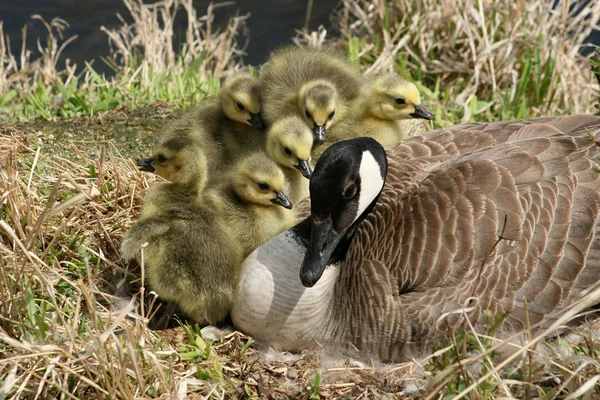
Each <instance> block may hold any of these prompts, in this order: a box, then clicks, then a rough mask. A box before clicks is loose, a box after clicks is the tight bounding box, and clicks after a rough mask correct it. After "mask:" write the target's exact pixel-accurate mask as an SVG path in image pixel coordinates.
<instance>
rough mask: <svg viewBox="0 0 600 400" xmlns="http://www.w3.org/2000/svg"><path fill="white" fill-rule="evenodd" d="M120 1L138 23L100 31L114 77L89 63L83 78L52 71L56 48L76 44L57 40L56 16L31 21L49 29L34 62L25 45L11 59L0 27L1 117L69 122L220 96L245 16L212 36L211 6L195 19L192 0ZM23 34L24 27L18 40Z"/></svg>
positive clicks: (71, 71) (60, 27) (60, 26)
mask: <svg viewBox="0 0 600 400" xmlns="http://www.w3.org/2000/svg"><path fill="white" fill-rule="evenodd" d="M124 3H125V5H126V6H127V8H128V10H129V12H130V14H131V18H132V19H133V20H134V21H136V22H135V23H134V24H132V25H128V24H127V23H125V22H124V20H123V19H121V20H122V21H123V25H122V26H121V27H120V28H118V29H114V30H110V29H107V28H105V27H102V28H101V29H102V30H103V31H104V32H105V33H106V34H107V37H108V40H109V43H110V45H111V54H110V55H109V56H107V57H104V58H103V59H102V60H103V62H105V63H107V64H108V65H109V66H110V67H111V68H112V69H113V71H114V76H113V77H106V76H104V75H100V74H98V73H97V72H96V71H95V70H94V68H93V66H92V65H91V64H89V63H86V65H85V66H83V69H82V70H81V72H77V71H78V70H77V66H76V65H72V64H69V63H67V65H66V67H65V70H62V71H59V70H58V61H59V58H60V55H61V52H62V50H63V49H64V47H66V46H67V45H68V44H69V42H71V41H72V40H75V37H71V38H69V39H66V40H63V36H64V34H65V31H66V30H67V29H68V24H67V22H66V21H64V20H62V19H60V18H54V19H53V20H52V21H50V22H47V21H45V20H44V19H43V18H42V17H41V16H39V15H34V16H33V17H32V18H33V19H34V20H36V21H40V23H42V24H43V25H44V26H45V27H46V30H47V37H46V39H45V42H46V45H42V44H41V40H39V39H38V49H39V55H38V57H37V58H35V59H32V54H31V51H29V50H27V49H26V48H25V47H23V48H22V49H21V55H20V57H17V56H15V55H14V54H12V52H11V49H10V42H9V40H8V38H7V37H5V35H4V33H3V29H2V22H0V118H3V119H5V120H9V121H28V120H32V119H46V120H48V119H56V118H72V117H76V116H82V115H88V116H90V115H97V114H98V113H100V112H103V111H106V110H109V109H114V108H121V107H126V108H129V109H132V108H139V107H144V106H147V105H149V104H152V103H154V102H157V101H167V102H172V103H175V104H176V105H177V106H178V107H189V106H190V105H192V104H194V103H196V102H198V101H200V100H201V99H203V98H204V97H206V96H207V95H214V94H216V93H218V90H219V83H220V82H219V79H220V78H222V77H224V76H226V75H227V74H228V73H229V72H230V71H231V70H234V69H236V68H238V67H239V61H240V56H241V55H242V53H243V52H242V49H240V48H239V47H238V39H240V35H241V33H242V31H243V30H244V29H245V22H244V21H245V19H246V18H247V16H235V17H232V18H230V20H229V22H228V24H227V26H226V27H225V28H224V29H223V30H222V31H215V30H214V28H213V23H214V14H213V12H214V8H215V7H216V6H214V5H210V6H209V7H208V10H207V14H206V15H204V16H200V17H199V16H198V15H197V14H196V10H195V9H194V7H193V5H192V1H191V0H168V1H163V2H158V3H156V4H154V5H145V4H143V3H142V1H141V0H124ZM181 9H183V10H184V12H185V14H186V17H187V21H188V25H187V29H186V32H185V40H184V43H183V44H182V45H181V46H180V47H179V48H178V47H176V46H175V44H174V41H173V38H174V37H175V32H174V27H173V20H174V18H175V16H176V14H177V12H179V11H180V10H181ZM26 35H27V29H26V27H25V28H23V39H25V37H26ZM23 43H24V45H25V40H23ZM24 45H23V46H24Z"/></svg>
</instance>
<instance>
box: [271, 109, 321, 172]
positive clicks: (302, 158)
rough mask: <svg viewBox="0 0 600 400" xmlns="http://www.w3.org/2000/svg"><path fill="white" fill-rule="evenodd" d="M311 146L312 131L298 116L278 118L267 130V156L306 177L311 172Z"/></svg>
mask: <svg viewBox="0 0 600 400" xmlns="http://www.w3.org/2000/svg"><path fill="white" fill-rule="evenodd" d="M312 146H313V136H312V133H311V132H310V129H308V127H307V126H306V124H305V123H304V122H303V121H302V120H301V119H300V118H299V117H288V118H283V119H280V120H279V121H277V122H276V123H274V124H273V126H271V128H270V129H269V131H268V132H267V154H268V155H269V157H271V159H272V160H273V161H275V162H276V163H277V164H279V165H280V166H282V167H284V168H290V169H294V168H295V169H297V170H298V171H300V173H301V174H302V175H303V176H304V177H305V178H307V179H309V178H310V177H311V174H312V170H311V168H310V153H311V149H312Z"/></svg>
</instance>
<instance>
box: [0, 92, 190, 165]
mask: <svg viewBox="0 0 600 400" xmlns="http://www.w3.org/2000/svg"><path fill="white" fill-rule="evenodd" d="M181 113H182V110H174V108H173V106H172V105H171V104H169V103H156V104H153V105H152V106H149V107H145V108H141V109H137V110H133V111H129V110H124V109H116V110H110V111H107V112H104V113H102V114H99V115H97V116H93V117H79V118H72V119H66V120H57V121H32V122H25V123H15V124H11V123H4V124H2V122H0V135H10V134H11V133H15V132H22V133H25V134H26V135H27V136H33V137H34V138H35V142H37V144H38V145H40V146H41V152H42V153H46V154H50V153H51V154H54V155H57V156H60V157H63V158H67V159H70V160H72V161H75V160H77V159H79V157H78V156H77V153H76V152H74V151H73V146H76V147H77V148H79V149H80V150H81V151H83V152H84V154H85V155H86V156H87V157H88V158H90V159H92V160H93V159H95V158H97V157H99V156H100V152H101V149H102V146H103V145H106V144H108V143H109V142H112V144H113V145H114V146H115V148H116V149H117V150H118V151H119V152H120V153H121V155H122V156H123V157H125V158H132V159H136V160H137V159H139V158H141V157H148V156H150V154H151V152H152V147H153V145H154V143H155V142H156V138H157V135H159V134H160V132H161V130H162V129H163V128H164V127H165V126H166V124H168V122H169V121H171V120H172V119H174V118H176V117H177V116H179V115H181ZM32 145H34V146H36V144H35V143H32Z"/></svg>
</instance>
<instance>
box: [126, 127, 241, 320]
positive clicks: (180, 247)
mask: <svg viewBox="0 0 600 400" xmlns="http://www.w3.org/2000/svg"><path fill="white" fill-rule="evenodd" d="M164 146H165V147H166V148H170V149H171V150H172V154H171V155H170V156H171V160H177V162H178V163H180V164H179V165H181V168H180V171H181V172H184V173H181V174H180V173H170V174H169V178H170V179H171V182H170V183H162V184H159V185H157V186H155V187H154V188H152V189H151V190H150V192H149V193H148V194H147V195H146V197H145V199H144V203H143V207H142V212H141V214H140V217H139V220H138V221H137V222H136V223H135V224H134V225H133V226H132V227H131V229H130V230H129V232H128V233H127V234H126V236H125V238H124V240H123V242H122V244H121V254H122V256H123V258H124V259H126V260H129V259H133V258H138V259H139V254H140V249H141V247H142V245H143V244H144V243H148V245H147V246H146V247H145V249H144V253H143V254H144V260H143V261H144V265H145V269H146V276H147V279H148V284H149V286H150V288H151V289H152V290H154V291H155V292H156V293H157V294H158V295H159V297H160V298H161V299H163V300H166V301H168V302H170V303H172V304H176V305H177V306H178V307H179V308H180V309H181V311H183V312H184V313H185V314H187V315H188V316H189V317H191V318H193V319H194V320H196V321H198V322H201V323H210V324H214V323H216V322H218V321H220V320H222V319H223V318H224V317H225V316H226V315H227V313H228V311H229V309H230V307H231V304H232V300H233V290H234V286H235V281H236V277H237V272H238V269H239V265H240V263H241V261H242V260H243V258H242V249H241V247H240V243H239V242H238V241H237V240H236V239H235V238H234V235H233V232H232V231H231V230H230V229H229V227H228V226H227V224H226V223H225V221H224V220H223V218H222V217H221V216H220V215H219V214H218V213H217V212H216V211H215V210H216V205H214V203H213V201H212V200H211V199H208V198H205V195H204V193H205V185H206V182H207V177H206V158H205V157H204V156H203V153H202V152H201V151H199V149H196V148H195V144H194V142H193V141H192V140H191V139H189V138H181V137H179V138H174V139H171V140H170V141H168V142H166V143H165V144H164ZM157 172H160V169H158V170H157ZM168 317H170V315H167V320H168ZM164 322H166V321H164Z"/></svg>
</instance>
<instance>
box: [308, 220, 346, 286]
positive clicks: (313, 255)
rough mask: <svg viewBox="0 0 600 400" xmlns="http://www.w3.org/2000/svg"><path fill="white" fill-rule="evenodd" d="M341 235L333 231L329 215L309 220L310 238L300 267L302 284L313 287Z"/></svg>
mask: <svg viewBox="0 0 600 400" xmlns="http://www.w3.org/2000/svg"><path fill="white" fill-rule="evenodd" d="M342 237H343V235H342V234H338V233H336V232H334V230H333V228H332V226H331V217H329V218H327V219H326V220H324V221H321V222H315V220H312V221H311V233H310V240H309V242H308V248H307V249H306V253H305V255H304V260H303V261H302V266H301V267H300V281H302V285H304V286H306V287H313V286H315V284H316V283H317V282H318V281H319V279H321V275H323V271H325V267H327V263H328V262H329V259H330V258H331V255H332V254H333V251H334V250H335V248H336V246H337V245H338V243H339V242H340V240H341V238H342Z"/></svg>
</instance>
